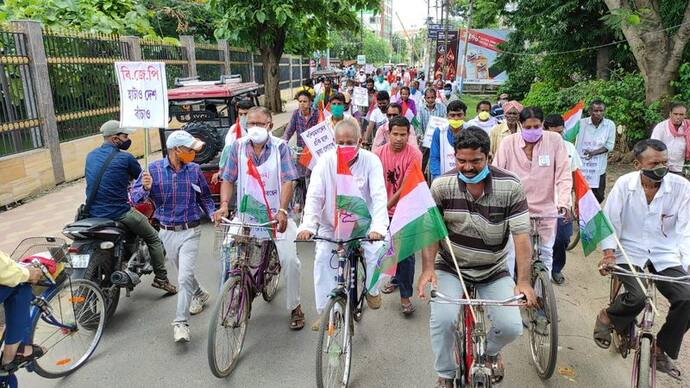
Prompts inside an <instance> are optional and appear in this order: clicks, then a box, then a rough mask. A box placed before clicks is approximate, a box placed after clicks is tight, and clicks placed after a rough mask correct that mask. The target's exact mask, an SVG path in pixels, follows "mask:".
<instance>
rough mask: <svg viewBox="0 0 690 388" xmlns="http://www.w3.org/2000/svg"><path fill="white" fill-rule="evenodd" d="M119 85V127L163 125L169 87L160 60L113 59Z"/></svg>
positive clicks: (163, 126)
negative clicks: (116, 60)
mask: <svg viewBox="0 0 690 388" xmlns="http://www.w3.org/2000/svg"><path fill="white" fill-rule="evenodd" d="M115 74H117V82H118V84H119V85H120V126H121V127H123V128H165V127H166V126H167V124H168V90H167V86H166V78H165V63H163V62H115Z"/></svg>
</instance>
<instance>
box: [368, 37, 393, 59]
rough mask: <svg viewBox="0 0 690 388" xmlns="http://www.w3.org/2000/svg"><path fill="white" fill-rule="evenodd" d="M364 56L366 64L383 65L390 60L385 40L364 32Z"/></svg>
mask: <svg viewBox="0 0 690 388" xmlns="http://www.w3.org/2000/svg"><path fill="white" fill-rule="evenodd" d="M364 55H366V56H367V63H373V64H374V65H377V66H378V65H383V64H384V63H387V62H388V60H390V59H391V55H392V51H391V47H390V45H389V44H388V42H386V41H385V40H383V39H381V38H379V37H378V35H376V34H374V33H373V32H371V31H365V32H364Z"/></svg>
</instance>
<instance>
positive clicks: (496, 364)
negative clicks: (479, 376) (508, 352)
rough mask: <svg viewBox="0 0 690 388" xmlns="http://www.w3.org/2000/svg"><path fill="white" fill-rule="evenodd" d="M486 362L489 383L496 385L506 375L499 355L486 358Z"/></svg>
mask: <svg viewBox="0 0 690 388" xmlns="http://www.w3.org/2000/svg"><path fill="white" fill-rule="evenodd" d="M487 361H488V362H489V365H488V366H489V367H490V368H491V382H492V383H494V384H498V383H500V382H501V381H503V377H504V376H505V374H506V367H505V365H504V364H503V357H502V356H501V353H498V354H497V355H495V356H487Z"/></svg>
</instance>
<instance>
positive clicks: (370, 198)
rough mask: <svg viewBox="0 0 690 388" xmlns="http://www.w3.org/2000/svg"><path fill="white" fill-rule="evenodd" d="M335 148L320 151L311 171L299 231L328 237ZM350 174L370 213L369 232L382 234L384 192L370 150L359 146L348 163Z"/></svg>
mask: <svg viewBox="0 0 690 388" xmlns="http://www.w3.org/2000/svg"><path fill="white" fill-rule="evenodd" d="M336 158H337V156H336V150H333V151H330V152H328V153H326V154H324V155H323V156H322V157H321V158H319V161H318V162H316V166H314V170H312V172H311V180H310V181H309V187H308V189H307V199H306V201H305V204H304V221H303V222H302V224H301V225H300V228H299V230H300V231H302V230H308V231H310V232H312V233H316V232H317V228H318V232H319V234H321V235H326V236H331V235H333V230H334V228H335V225H334V221H335V195H336V192H335V190H336V187H335V181H336ZM350 170H351V171H352V175H353V176H354V177H355V179H356V180H357V183H358V185H359V189H360V191H361V192H362V197H363V198H364V200H365V201H366V203H367V207H368V209H369V214H371V227H370V231H371V232H377V233H379V234H381V235H382V236H385V235H386V231H387V230H388V222H389V221H388V209H387V205H388V195H387V193H386V185H385V182H384V180H383V166H382V165H381V161H380V160H379V158H378V157H377V156H376V155H374V154H373V153H371V152H369V151H367V150H364V149H361V148H360V149H359V152H358V156H357V160H356V161H355V163H354V164H353V165H352V166H350Z"/></svg>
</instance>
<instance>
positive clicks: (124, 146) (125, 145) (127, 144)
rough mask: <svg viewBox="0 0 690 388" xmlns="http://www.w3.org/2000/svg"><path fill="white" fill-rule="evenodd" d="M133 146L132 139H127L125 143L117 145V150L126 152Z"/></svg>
mask: <svg viewBox="0 0 690 388" xmlns="http://www.w3.org/2000/svg"><path fill="white" fill-rule="evenodd" d="M131 145H132V139H127V140H125V141H121V142H120V144H118V145H117V148H119V149H121V150H123V151H125V150H128V149H129V147H130V146H131Z"/></svg>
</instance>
